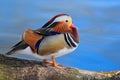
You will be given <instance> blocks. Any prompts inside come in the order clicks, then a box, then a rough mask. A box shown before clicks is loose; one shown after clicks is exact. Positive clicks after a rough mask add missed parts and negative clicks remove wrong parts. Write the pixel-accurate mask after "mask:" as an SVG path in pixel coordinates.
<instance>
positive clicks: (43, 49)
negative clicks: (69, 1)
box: [6, 14, 79, 67]
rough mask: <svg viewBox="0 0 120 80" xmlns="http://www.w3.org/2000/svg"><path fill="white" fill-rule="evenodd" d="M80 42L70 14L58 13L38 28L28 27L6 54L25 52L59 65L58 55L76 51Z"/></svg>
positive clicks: (56, 65)
mask: <svg viewBox="0 0 120 80" xmlns="http://www.w3.org/2000/svg"><path fill="white" fill-rule="evenodd" d="M78 44H79V35H78V31H77V27H76V26H75V25H74V24H73V23H72V18H71V17H70V16H69V15H68V14H58V15H56V16H54V17H53V18H52V19H51V20H49V21H48V22H47V23H46V24H44V25H43V26H42V27H41V28H39V29H37V30H32V29H27V30H26V31H25V32H24V34H23V35H22V40H21V41H20V42H19V43H17V44H16V45H14V46H13V47H12V50H10V51H9V52H7V53H6V55H12V54H15V53H16V54H17V53H23V54H28V55H33V56H35V57H39V58H40V59H43V61H44V62H50V61H48V60H47V59H48V58H51V59H52V61H51V63H52V65H53V66H54V67H59V66H58V64H57V63H56V61H55V58H56V57H59V56H62V55H65V54H68V53H70V52H72V51H74V50H75V49H76V48H77V46H78Z"/></svg>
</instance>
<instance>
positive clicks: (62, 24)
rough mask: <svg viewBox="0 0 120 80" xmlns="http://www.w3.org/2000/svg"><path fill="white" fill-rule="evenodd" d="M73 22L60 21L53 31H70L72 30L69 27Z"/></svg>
mask: <svg viewBox="0 0 120 80" xmlns="http://www.w3.org/2000/svg"><path fill="white" fill-rule="evenodd" d="M70 25H71V23H69V22H59V23H58V24H57V25H56V26H55V27H54V28H53V31H57V32H61V33H69V32H72V30H71V28H70V27H69V26H70Z"/></svg>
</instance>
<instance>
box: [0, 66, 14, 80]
mask: <svg viewBox="0 0 120 80" xmlns="http://www.w3.org/2000/svg"><path fill="white" fill-rule="evenodd" d="M8 69H9V68H6V66H5V65H2V64H0V80H14V79H13V77H11V76H12V73H9V70H8Z"/></svg>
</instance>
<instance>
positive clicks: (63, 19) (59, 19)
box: [54, 16, 72, 22]
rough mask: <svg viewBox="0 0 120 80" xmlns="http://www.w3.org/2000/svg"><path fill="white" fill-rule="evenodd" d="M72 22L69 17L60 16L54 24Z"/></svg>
mask: <svg viewBox="0 0 120 80" xmlns="http://www.w3.org/2000/svg"><path fill="white" fill-rule="evenodd" d="M66 20H67V21H72V19H71V17H70V16H60V17H57V18H56V19H55V20H54V22H59V21H66Z"/></svg>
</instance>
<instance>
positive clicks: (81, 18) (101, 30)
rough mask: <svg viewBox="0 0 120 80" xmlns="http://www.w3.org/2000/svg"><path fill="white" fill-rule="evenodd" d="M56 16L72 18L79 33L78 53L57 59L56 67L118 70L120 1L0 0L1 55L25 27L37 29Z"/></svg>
mask: <svg viewBox="0 0 120 80" xmlns="http://www.w3.org/2000/svg"><path fill="white" fill-rule="evenodd" d="M59 13H67V14H69V15H71V16H72V18H73V22H74V24H75V25H77V26H78V29H79V33H80V45H79V47H78V48H77V50H75V51H74V52H72V53H71V54H68V55H65V56H62V57H59V58H57V62H58V63H59V64H62V65H64V66H69V67H76V68H79V69H84V70H93V71H115V70H120V1H119V0H96V1H94V0H91V1H90V0H64V1H62V0H50V1H48V0H44V1H42V0H41V1H40V0H19V1H18V0H0V53H3V54H4V53H5V52H7V51H8V50H10V47H11V46H13V45H14V44H15V43H17V42H19V41H20V39H21V35H22V33H23V32H24V31H25V30H26V29H27V28H31V29H37V28H39V27H41V26H42V25H43V24H44V23H46V22H47V21H48V20H49V19H50V18H51V17H53V16H54V15H56V14H59ZM25 58H28V59H31V57H28V56H25Z"/></svg>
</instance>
